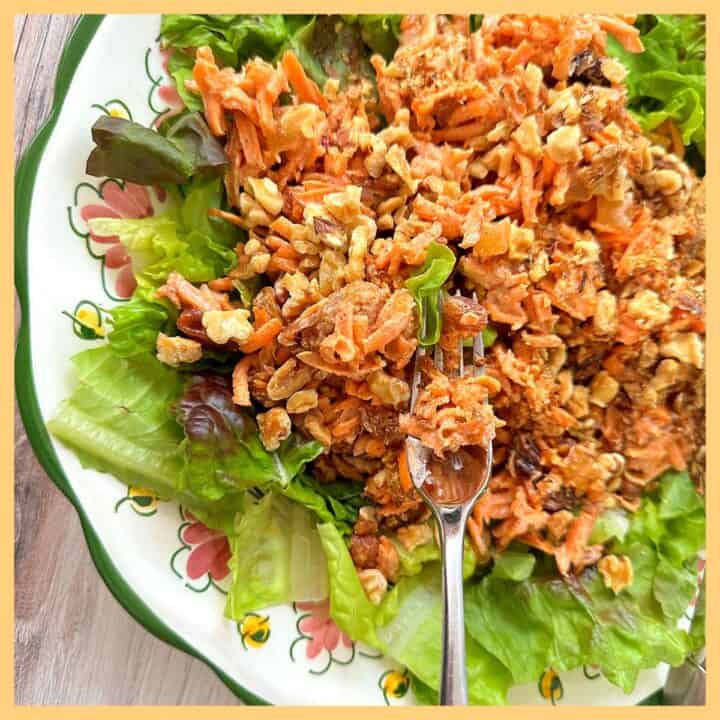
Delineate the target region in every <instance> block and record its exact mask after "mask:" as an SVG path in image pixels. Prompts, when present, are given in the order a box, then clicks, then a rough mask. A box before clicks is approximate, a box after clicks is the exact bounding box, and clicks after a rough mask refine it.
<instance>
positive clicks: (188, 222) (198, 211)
mask: <svg viewBox="0 0 720 720" xmlns="http://www.w3.org/2000/svg"><path fill="white" fill-rule="evenodd" d="M221 202H222V186H221V180H220V179H219V178H217V179H212V180H203V179H202V178H196V179H194V180H193V181H192V183H191V184H190V185H189V186H188V189H187V194H186V195H185V197H184V199H183V200H182V202H181V203H180V204H179V205H178V206H176V207H170V208H169V209H168V210H167V212H165V213H163V214H162V215H157V216H151V217H145V218H139V219H127V218H96V219H94V220H90V221H89V222H88V225H89V227H90V229H91V230H92V231H93V232H95V233H97V234H99V235H117V236H118V237H119V238H120V242H122V244H123V245H124V246H125V247H126V248H127V251H128V253H129V255H130V258H131V259H132V263H133V273H134V274H135V278H136V280H137V284H138V288H137V290H136V294H137V296H139V297H141V298H142V299H145V300H148V301H152V300H154V299H155V290H156V289H157V288H158V287H159V286H160V285H161V284H162V283H163V282H165V280H166V279H167V276H168V275H169V274H170V273H171V272H173V271H176V272H179V273H180V274H181V275H183V276H184V277H185V278H186V279H187V280H189V281H190V282H205V281H208V280H212V279H214V278H216V277H222V276H223V275H225V274H226V273H227V272H228V271H229V270H230V269H231V268H232V267H233V266H234V264H235V262H236V261H237V257H236V255H235V251H234V247H235V243H236V242H237V239H238V237H239V236H238V233H237V232H236V230H234V229H233V228H231V227H229V224H228V223H223V222H222V221H218V220H217V218H212V217H209V216H208V210H209V209H210V208H217V207H220V204H221Z"/></svg>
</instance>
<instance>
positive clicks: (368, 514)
mask: <svg viewBox="0 0 720 720" xmlns="http://www.w3.org/2000/svg"><path fill="white" fill-rule="evenodd" d="M377 531H378V520H377V512H376V510H375V508H374V507H373V506H372V505H364V506H363V507H361V508H360V510H358V519H357V521H356V523H355V526H354V527H353V533H355V534H356V535H375V533H377Z"/></svg>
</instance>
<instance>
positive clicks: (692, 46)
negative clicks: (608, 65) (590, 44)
mask: <svg viewBox="0 0 720 720" xmlns="http://www.w3.org/2000/svg"><path fill="white" fill-rule="evenodd" d="M637 24H638V26H639V28H640V31H641V32H640V37H641V39H642V42H643V45H644V47H645V51H644V52H642V53H630V52H628V51H627V50H625V49H624V48H623V47H622V46H621V45H620V43H619V42H617V41H616V40H615V39H614V38H610V39H609V41H608V53H609V54H610V55H612V56H614V57H616V58H618V59H619V60H620V61H621V62H623V64H624V65H625V66H626V67H627V69H628V76H627V79H626V82H627V86H628V100H629V106H630V108H631V109H632V110H633V112H634V113H635V115H636V116H637V118H638V120H639V122H640V124H641V125H642V127H643V128H644V129H645V130H646V131H650V130H654V129H655V128H656V127H658V126H659V125H661V124H662V123H663V122H665V120H667V119H668V118H670V119H672V120H673V122H674V123H675V125H676V126H677V127H678V129H679V131H680V134H681V135H682V139H683V143H684V144H685V145H686V146H690V147H691V148H692V150H694V151H695V152H696V154H697V155H698V157H699V162H698V163H697V164H696V166H697V169H698V170H699V171H700V172H704V157H705V125H706V118H705V105H706V103H705V19H704V16H702V15H644V16H640V18H639V19H638V23H637ZM690 155H691V156H692V153H690Z"/></svg>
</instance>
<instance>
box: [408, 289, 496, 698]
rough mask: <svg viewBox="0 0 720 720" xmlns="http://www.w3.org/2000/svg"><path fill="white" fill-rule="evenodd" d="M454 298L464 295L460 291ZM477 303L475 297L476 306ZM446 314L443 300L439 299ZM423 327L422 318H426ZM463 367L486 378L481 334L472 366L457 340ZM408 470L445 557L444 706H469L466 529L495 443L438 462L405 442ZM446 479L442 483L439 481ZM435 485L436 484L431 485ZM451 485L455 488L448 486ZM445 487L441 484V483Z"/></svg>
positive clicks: (439, 358)
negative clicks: (481, 456)
mask: <svg viewBox="0 0 720 720" xmlns="http://www.w3.org/2000/svg"><path fill="white" fill-rule="evenodd" d="M456 295H460V292H459V291H458V292H457V293H456ZM476 299H477V297H476V295H475V294H473V300H476ZM440 300H441V301H440V311H441V312H442V296H441V299H440ZM423 324H424V318H423ZM459 345H460V347H459V356H460V360H459V367H458V369H457V371H456V373H455V374H456V375H458V376H461V377H468V376H476V375H480V374H482V373H483V372H484V367H483V363H484V345H483V338H482V333H478V334H477V335H476V336H475V338H474V339H473V345H472V361H471V363H470V364H469V366H468V364H466V363H465V361H464V357H463V356H464V351H465V346H464V344H463V341H462V338H461V339H460V340H459ZM426 353H427V350H426V349H425V348H424V347H418V349H417V351H416V355H415V368H414V372H413V378H412V386H411V395H410V412H411V413H412V412H413V411H414V410H415V404H416V402H417V397H418V394H419V390H420V362H421V359H422V358H423V357H424V356H425V355H426ZM433 361H434V363H435V366H436V367H437V368H438V370H440V371H441V372H442V371H443V367H444V361H443V353H442V350H441V348H440V347H439V345H436V346H435V349H434V357H433ZM405 449H406V452H407V461H408V470H409V472H410V477H411V478H412V481H413V484H414V485H415V487H416V489H417V490H418V492H419V493H420V495H422V497H423V498H424V500H425V502H426V503H427V504H428V506H429V507H430V509H431V510H432V512H433V514H434V516H435V519H436V521H437V526H438V532H439V538H440V551H441V556H442V593H443V626H442V667H441V675H440V704H441V705H467V702H468V691H467V671H466V664H465V611H464V600H463V551H464V540H465V525H466V523H467V519H468V515H469V514H470V511H471V510H472V508H473V505H474V504H475V502H476V501H477V500H478V498H479V497H480V496H481V495H482V494H483V493H484V492H485V490H486V489H487V486H488V482H489V480H490V471H491V469H492V442H490V444H489V445H488V447H487V450H486V451H485V452H484V459H483V460H482V461H478V459H477V458H476V457H475V456H473V455H471V454H470V453H468V452H467V451H463V450H460V451H458V452H457V453H454V454H451V455H449V456H448V458H447V459H446V460H444V461H442V462H440V461H439V460H438V459H437V458H436V457H435V456H434V455H433V453H432V451H430V450H429V449H428V448H427V447H425V446H424V445H423V444H422V443H421V442H420V441H419V440H418V439H417V438H414V437H412V436H408V437H407V438H406V440H405ZM441 475H442V476H444V477H442V478H441V477H440V476H441ZM433 480H435V482H433ZM448 480H452V481H453V482H447V481H448ZM440 481H442V483H441V482H440Z"/></svg>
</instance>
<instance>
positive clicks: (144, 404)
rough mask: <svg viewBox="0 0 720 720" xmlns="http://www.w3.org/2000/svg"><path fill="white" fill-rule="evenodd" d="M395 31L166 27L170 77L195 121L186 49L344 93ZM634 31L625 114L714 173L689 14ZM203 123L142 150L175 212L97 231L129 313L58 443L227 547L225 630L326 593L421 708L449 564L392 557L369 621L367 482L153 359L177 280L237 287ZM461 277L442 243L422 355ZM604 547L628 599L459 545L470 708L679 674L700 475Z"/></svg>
mask: <svg viewBox="0 0 720 720" xmlns="http://www.w3.org/2000/svg"><path fill="white" fill-rule="evenodd" d="M477 21H478V20H477V18H476V17H474V19H473V24H474V25H475V24H476V23H477ZM399 22H400V16H397V15H366V16H354V15H353V16H342V17H341V16H333V17H322V16H309V15H306V16H283V15H265V16H257V15H253V16H250V15H166V16H164V17H163V21H162V39H163V44H164V45H165V46H166V47H169V48H172V49H173V54H172V56H171V59H170V65H169V67H170V71H171V73H172V75H173V77H174V78H175V81H176V82H177V85H178V90H179V92H180V94H181V96H182V97H183V99H184V100H185V102H186V104H187V106H188V108H189V110H190V111H193V110H201V109H202V108H201V105H200V101H199V100H198V99H197V97H196V96H193V95H190V94H188V93H187V92H186V90H185V86H184V81H185V80H186V79H187V78H188V77H189V75H190V71H191V67H192V59H191V56H190V55H189V54H188V53H187V52H186V50H187V49H188V48H192V47H196V46H198V45H210V47H211V48H212V49H213V52H214V53H215V56H216V57H217V58H218V60H219V61H220V62H222V63H224V64H228V65H233V66H237V65H239V64H241V63H242V62H243V61H244V60H245V59H246V58H248V57H249V56H251V55H254V54H260V55H262V56H263V57H265V58H268V59H272V58H275V57H277V55H278V54H279V53H281V52H283V51H284V50H285V49H286V48H288V47H292V48H293V49H294V50H295V52H296V54H297V55H298V57H299V58H300V59H301V60H302V61H303V62H304V63H305V65H306V67H307V70H308V72H309V73H310V74H311V75H312V76H313V77H314V78H315V79H316V80H318V81H320V82H322V81H323V80H324V79H326V78H327V77H337V78H339V79H340V80H341V81H342V80H343V79H344V78H345V77H346V76H347V75H348V74H349V73H350V72H354V73H361V74H368V75H369V71H368V68H369V64H368V58H369V56H370V54H371V53H372V52H380V53H382V54H384V55H386V56H390V55H392V53H393V52H394V50H395V48H396V46H397V34H398V29H399ZM640 23H641V27H642V28H643V40H644V42H645V44H646V47H647V50H646V52H645V53H643V54H641V55H639V56H626V54H625V53H624V51H622V50H621V49H620V48H619V47H618V46H613V48H612V51H613V52H614V53H615V54H617V56H618V57H620V58H621V59H622V61H623V62H625V63H626V64H627V65H628V68H629V70H630V74H629V76H628V87H629V91H630V99H631V103H632V107H633V109H634V110H635V112H636V113H637V115H638V117H639V118H640V120H641V122H642V124H643V126H644V127H645V128H646V129H648V130H651V129H653V128H656V127H658V126H659V125H660V124H661V123H662V122H664V121H665V120H666V119H667V118H671V119H673V121H674V122H675V123H676V125H677V127H678V128H679V129H680V132H681V133H682V138H683V142H685V144H686V145H688V146H689V147H690V150H691V152H692V153H694V154H695V155H696V157H699V158H701V159H702V158H704V152H705V115H704V103H705V94H704V73H705V68H704V26H703V25H702V23H700V21H699V20H698V19H697V18H693V17H686V18H682V19H680V18H673V17H671V16H644V17H643V18H642V19H641V20H640ZM328 38H331V39H332V42H331V43H328ZM198 118H199V116H198V115H197V114H195V115H193V113H188V114H186V115H184V116H182V118H181V119H180V120H175V121H173V122H174V126H173V127H170V128H165V130H164V134H165V136H166V137H165V139H164V140H163V141H161V140H159V139H156V138H148V137H146V136H144V135H143V134H141V136H140V142H141V144H142V143H145V147H147V148H149V150H148V153H146V154H145V155H143V156H142V157H143V158H145V159H146V158H147V157H149V156H150V155H152V156H153V157H155V158H156V159H157V166H158V167H161V168H163V171H171V172H179V173H185V175H183V177H186V178H187V179H186V181H184V182H182V184H180V185H172V184H170V185H166V189H167V191H168V198H169V199H168V202H167V204H166V207H165V210H164V212H163V213H161V214H160V215H158V216H155V217H151V218H145V219H142V220H125V219H97V220H93V221H91V222H90V224H91V229H92V231H93V232H94V233H96V234H97V235H100V236H107V235H117V236H118V237H119V238H120V239H121V241H122V242H123V243H124V245H125V246H126V247H127V249H128V252H129V253H130V255H131V257H132V260H133V267H134V270H135V273H136V276H137V281H138V287H137V290H136V291H135V294H134V296H133V298H132V300H131V301H130V302H129V303H127V304H125V305H122V306H119V307H117V308H115V309H113V310H112V311H111V320H112V325H113V329H112V332H111V333H110V334H109V338H108V342H107V343H106V344H104V345H103V346H101V347H98V348H94V349H92V350H88V351H85V352H83V353H80V354H79V355H77V356H76V357H75V358H74V366H75V371H76V375H77V385H76V388H75V390H74V391H73V392H72V394H71V395H70V396H69V397H68V399H67V400H66V401H65V402H64V403H63V404H62V405H61V407H60V408H59V410H58V413H57V415H56V417H55V418H54V419H53V420H52V421H51V422H50V423H49V428H50V429H51V431H52V432H53V433H54V434H55V436H56V437H57V438H58V439H60V440H61V441H62V442H63V443H64V444H65V445H67V446H68V447H69V448H71V449H72V450H74V451H75V452H76V454H77V455H78V457H79V458H80V460H81V462H82V463H83V465H84V466H85V467H91V468H94V469H97V470H100V471H103V472H109V473H112V474H113V475H115V476H116V477H117V478H119V479H120V480H122V481H123V482H126V483H129V484H141V485H142V486H144V487H148V488H151V489H153V490H154V491H156V492H157V493H158V494H159V495H160V496H161V497H162V498H166V499H174V500H176V501H178V502H180V503H182V504H183V505H184V506H185V507H186V508H187V509H189V510H191V511H192V512H193V513H194V514H195V515H196V516H197V517H199V518H200V519H201V520H202V521H203V522H205V523H206V524H207V525H209V526H211V527H214V528H218V529H221V530H223V531H224V532H225V533H227V535H228V537H229V539H230V545H231V548H232V551H233V556H232V559H231V561H230V565H231V570H232V586H231V589H230V592H229V594H228V600H227V606H226V610H225V612H226V615H227V616H228V617H230V618H234V619H237V620H239V619H241V618H242V617H243V616H244V614H245V613H246V612H248V611H251V610H256V609H260V608H262V607H266V606H268V605H273V604H277V603H284V602H289V601H293V600H312V599H320V598H323V597H326V596H327V595H328V594H329V596H330V604H331V613H332V616H333V618H334V619H335V621H336V622H337V624H338V625H339V627H340V628H341V629H342V630H343V631H345V632H346V633H347V634H348V635H349V636H350V637H352V638H353V639H355V640H358V641H362V642H364V643H367V644H368V645H370V646H372V647H374V648H377V649H378V650H381V651H382V652H384V653H386V654H387V655H389V656H391V657H393V658H394V659H395V660H397V661H398V662H399V663H402V664H403V665H406V666H407V667H408V668H409V670H410V671H411V673H412V674H413V676H414V688H415V693H416V696H417V698H418V700H419V701H420V702H426V703H431V702H437V688H438V684H439V668H440V654H441V645H440V642H441V631H440V630H441V612H440V611H441V593H440V567H439V560H438V558H439V553H438V549H437V547H436V546H435V545H434V544H430V545H424V546H420V547H418V548H416V549H415V550H414V551H412V552H408V551H407V550H405V549H404V548H403V547H402V546H401V545H398V551H399V553H400V557H401V577H400V579H399V581H398V582H397V584H396V585H395V586H394V587H393V589H392V590H391V591H390V592H389V593H388V594H387V595H386V596H385V598H384V599H383V601H382V603H381V604H380V605H379V606H375V605H373V604H372V603H371V602H370V601H369V600H368V599H367V597H366V595H365V593H364V591H363V589H362V587H361V585H360V582H359V579H358V577H357V573H356V570H355V568H354V565H353V563H352V560H351V557H350V554H349V551H348V547H347V540H346V538H347V535H348V534H349V533H350V532H351V528H352V526H353V524H354V522H355V520H356V519H357V514H358V509H359V507H360V506H361V505H362V504H363V501H362V497H361V494H360V493H361V490H360V489H359V488H358V485H357V484H356V483H352V482H346V481H338V482H335V483H332V484H330V485H325V484H320V483H318V482H316V481H315V479H314V478H313V477H311V475H310V474H308V472H307V470H306V466H307V464H308V463H309V462H310V461H312V460H313V459H314V458H316V457H317V456H318V455H319V454H320V452H321V451H322V446H321V445H320V444H319V443H317V442H314V441H310V442H308V441H305V440H302V439H300V438H299V437H295V436H291V437H290V438H288V439H287V440H285V441H284V442H283V444H282V445H281V447H280V448H279V449H278V450H277V451H276V452H274V453H269V452H268V451H266V450H265V449H264V447H263V445H262V443H261V442H260V439H259V436H258V432H257V426H256V423H255V420H254V418H253V417H252V415H251V414H249V413H248V412H246V411H244V410H241V409H240V408H238V407H237V406H235V405H234V404H233V403H232V392H231V387H230V382H229V380H228V378H227V375H228V373H229V372H230V371H231V369H232V365H231V363H230V358H228V357H225V356H224V354H223V353H220V352H217V353H214V354H213V355H211V356H210V357H209V358H206V359H205V360H203V364H202V365H199V364H195V365H189V366H181V367H180V368H179V369H177V370H175V369H171V368H169V367H167V366H165V365H163V364H161V363H160V362H159V361H158V360H157V359H156V358H155V357H154V354H153V348H154V343H155V338H156V336H157V333H158V332H160V331H163V330H169V329H172V328H173V326H174V323H175V320H176V311H175V310H174V309H173V307H172V306H171V305H170V304H169V303H167V302H165V301H161V300H158V299H157V298H156V297H155V290H156V289H157V288H158V287H159V285H160V284H161V283H162V282H164V280H165V279H166V278H167V276H168V274H169V273H170V272H172V271H178V272H181V273H182V274H183V275H184V276H185V277H186V278H187V279H189V280H191V281H193V282H203V281H207V280H210V279H212V278H215V277H218V276H223V275H225V274H226V273H227V272H228V270H230V269H231V268H232V266H233V264H234V262H235V253H234V251H233V249H234V247H235V245H236V243H237V242H238V241H239V240H240V239H241V238H242V234H241V231H240V230H238V229H237V228H235V227H233V226H231V225H229V224H227V223H223V222H220V221H217V220H216V219H215V218H211V217H208V210H209V209H211V208H219V209H223V208H224V207H226V201H225V199H224V193H223V189H222V183H221V180H220V178H219V177H216V176H215V175H217V170H218V163H217V157H216V155H215V151H214V148H213V146H212V143H210V142H209V141H208V138H207V137H206V133H205V129H206V128H204V124H203V123H201V122H200V121H199V120H198ZM106 130H107V131H108V133H109V134H107V135H106V136H104V137H103V141H104V142H105V143H106V144H107V147H110V146H111V145H112V143H120V144H121V145H122V143H123V142H125V141H126V139H127V138H126V137H123V136H122V134H117V133H115V131H116V128H113V127H110V128H106ZM113 133H115V134H113ZM165 140H167V141H168V142H165ZM168 143H170V144H168ZM153 153H154V155H153ZM96 161H97V162H102V163H105V162H110V161H111V158H109V157H107V156H103V155H101V156H100V157H98V158H97V159H96ZM141 165H142V163H141ZM141 170H142V171H144V172H146V171H148V168H147V167H146V168H144V169H142V168H141ZM450 255H452V253H451V254H450ZM453 262H454V258H450V257H448V255H447V253H446V252H444V249H443V247H442V246H440V245H438V246H437V247H434V248H433V249H432V250H431V252H430V253H429V257H428V262H427V263H426V265H425V266H424V267H423V268H421V270H420V271H419V272H418V273H417V275H416V276H414V277H412V278H410V280H409V281H408V288H409V289H410V290H411V291H412V292H413V294H414V295H415V297H416V299H417V302H418V306H419V309H420V311H421V313H422V316H423V317H424V318H425V336H424V337H423V338H422V340H423V341H424V342H426V343H429V344H432V343H433V342H435V341H436V339H437V335H438V333H439V313H438V306H437V293H438V291H439V288H440V287H441V286H442V285H443V283H444V282H445V280H446V279H447V277H448V275H449V274H450V273H451V272H452V269H453ZM238 289H239V290H240V291H241V296H242V297H243V298H244V299H245V301H246V302H247V303H249V302H250V300H251V299H252V296H253V294H254V292H256V291H257V288H255V287H253V286H252V285H250V284H247V285H243V286H242V287H239V288H238ZM488 340H490V338H489V337H488ZM594 533H595V535H596V537H597V540H598V541H599V542H608V541H611V543H612V544H611V551H612V552H614V553H618V554H625V555H628V556H629V557H630V558H631V559H632V563H633V568H634V572H635V576H634V581H633V583H632V585H631V586H630V587H629V588H628V589H627V590H626V591H624V592H623V593H621V594H619V595H614V594H613V593H612V591H610V590H608V589H607V588H606V587H605V585H604V583H603V582H602V579H601V578H600V577H599V575H598V573H597V571H596V570H595V569H588V570H586V571H585V572H584V573H583V574H582V575H581V576H580V577H579V578H577V580H576V581H574V582H569V581H563V580H561V579H559V578H558V577H557V574H556V572H555V568H554V565H552V563H551V562H550V561H549V560H548V559H547V558H546V557H544V556H541V555H539V554H535V553H534V552H533V551H530V550H529V549H528V548H527V547H525V546H522V545H514V546H512V547H511V548H510V549H509V550H508V551H507V552H505V553H504V554H503V555H501V556H500V557H498V558H497V559H496V560H495V562H494V564H493V565H492V567H491V568H487V567H486V568H478V567H477V566H476V564H475V557H474V554H473V553H472V551H471V550H470V549H469V547H468V548H467V552H466V567H465V571H466V572H465V576H466V629H467V655H468V681H469V690H470V698H471V701H472V702H473V703H478V704H502V703H504V702H505V700H506V694H507V691H508V689H509V688H510V687H511V686H512V685H513V684H516V683H523V682H528V681H534V680H536V678H537V677H538V676H539V675H540V674H541V673H542V672H543V671H544V670H545V669H546V668H547V667H550V666H552V667H553V668H555V669H556V670H567V669H570V668H575V667H579V666H581V665H583V664H593V665H597V666H598V667H599V668H600V669H601V670H602V672H603V674H604V675H605V676H606V677H607V678H608V679H609V680H610V681H611V682H613V683H614V684H616V685H618V686H619V687H621V688H622V689H624V690H626V691H630V690H631V689H632V688H633V686H634V684H635V682H636V679H637V675H638V672H639V671H640V670H641V669H642V668H646V667H653V666H655V665H657V664H658V663H659V662H661V661H666V662H669V663H670V664H673V665H677V664H680V663H681V662H682V661H683V660H684V658H685V657H686V655H687V654H688V653H689V652H691V651H692V650H694V649H696V648H698V647H700V646H701V645H702V644H703V643H704V628H703V623H702V622H698V623H695V624H694V626H693V628H692V631H691V632H690V633H688V632H685V631H684V630H681V629H679V626H678V623H679V621H680V620H681V618H682V617H683V615H684V614H685V612H686V610H687V608H688V605H689V603H690V601H691V599H692V597H693V595H694V593H695V590H696V562H697V555H698V553H699V551H700V550H701V549H702V548H703V547H704V540H705V508H704V501H703V499H702V498H701V497H700V496H699V495H698V494H697V492H696V490H695V488H694V486H693V484H692V482H691V480H690V478H689V477H688V475H687V474H686V473H677V472H670V473H666V474H665V475H664V476H662V477H661V478H659V481H658V483H657V487H656V489H655V490H654V492H653V493H651V494H649V495H647V496H646V497H645V498H644V500H643V504H642V506H641V508H640V510H639V511H638V512H637V513H635V514H633V515H628V514H625V513H624V512H622V511H618V510H613V511H609V512H607V513H606V514H605V515H604V516H601V518H600V519H599V521H598V523H597V524H596V527H595V530H594ZM703 613H704V611H702V612H701V613H700V615H702V614H703Z"/></svg>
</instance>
